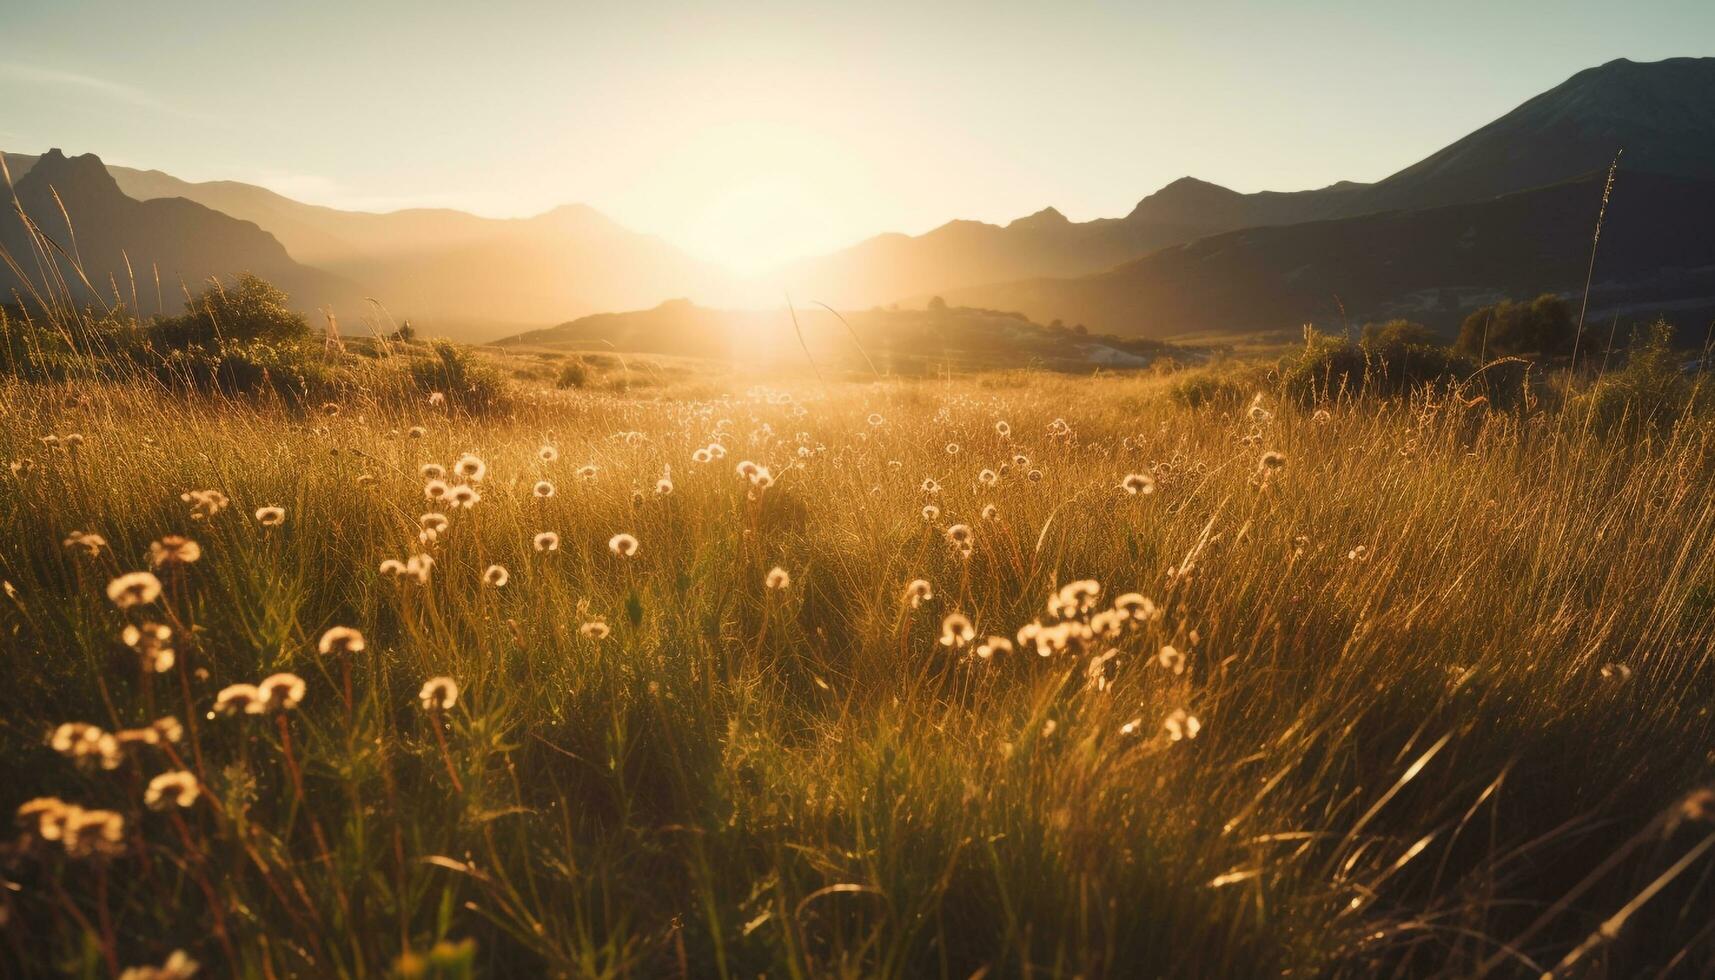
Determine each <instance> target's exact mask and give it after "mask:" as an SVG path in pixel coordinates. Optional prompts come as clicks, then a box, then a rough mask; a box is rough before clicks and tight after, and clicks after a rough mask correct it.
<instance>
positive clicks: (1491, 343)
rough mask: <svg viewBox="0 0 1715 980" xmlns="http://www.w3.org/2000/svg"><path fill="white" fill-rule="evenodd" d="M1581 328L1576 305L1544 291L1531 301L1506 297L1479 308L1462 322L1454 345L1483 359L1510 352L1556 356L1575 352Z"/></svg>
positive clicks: (1467, 353)
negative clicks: (1515, 300) (1573, 307)
mask: <svg viewBox="0 0 1715 980" xmlns="http://www.w3.org/2000/svg"><path fill="white" fill-rule="evenodd" d="M1577 331H1578V325H1577V323H1576V322H1575V321H1574V320H1573V313H1572V305H1571V304H1570V303H1568V302H1566V301H1565V300H1563V299H1561V298H1560V297H1559V296H1556V295H1554V294H1553V293H1543V294H1542V295H1541V296H1538V297H1537V298H1536V299H1534V300H1532V301H1530V302H1529V303H1515V302H1513V301H1512V300H1502V301H1501V302H1499V303H1496V304H1494V305H1493V306H1485V307H1483V308H1482V309H1479V310H1477V311H1476V312H1475V313H1472V314H1471V315H1470V316H1468V317H1466V318H1465V321H1464V322H1463V323H1461V324H1460V325H1459V339H1458V340H1457V341H1455V342H1454V344H1453V347H1454V349H1455V350H1457V351H1458V352H1459V353H1461V354H1464V355H1465V356H1467V357H1476V358H1483V359H1487V358H1491V357H1502V356H1506V355H1509V354H1540V355H1544V356H1549V357H1553V356H1558V355H1562V354H1569V353H1571V352H1572V349H1573V346H1574V340H1575V338H1576V336H1577Z"/></svg>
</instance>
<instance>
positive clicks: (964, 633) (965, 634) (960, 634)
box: [941, 612, 977, 647]
mask: <svg viewBox="0 0 1715 980" xmlns="http://www.w3.org/2000/svg"><path fill="white" fill-rule="evenodd" d="M976 635H977V631H976V629H975V628H974V627H973V626H971V620H970V617H968V616H966V615H965V614H963V613H956V612H954V613H948V614H947V616H946V618H944V619H942V620H941V645H942V646H944V647H962V646H964V645H965V644H967V643H969V642H971V640H973V639H975V638H976Z"/></svg>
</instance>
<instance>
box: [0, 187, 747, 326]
mask: <svg viewBox="0 0 1715 980" xmlns="http://www.w3.org/2000/svg"><path fill="white" fill-rule="evenodd" d="M7 159H8V161H14V160H16V161H18V162H19V163H21V164H23V165H26V166H27V165H28V163H29V162H30V161H31V159H32V158H30V157H12V156H10V155H9V156H8V158H7ZM108 169H109V170H110V171H111V172H112V174H113V176H114V178H115V180H117V181H118V184H119V186H120V187H121V188H122V189H123V190H124V191H125V192H126V193H127V194H129V195H130V196H132V197H135V198H139V199H143V200H152V199H159V198H185V199H187V200H191V201H196V202H197V203H199V204H202V205H205V206H207V207H210V208H213V209H215V210H217V211H221V212H223V213H225V214H229V215H231V216H233V217H235V218H242V219H244V220H246V221H253V222H255V223H256V224H258V225H260V226H261V227H263V228H266V229H268V230H269V231H270V232H272V233H273V234H274V235H275V237H277V238H278V239H279V240H280V242H281V243H282V244H283V245H285V246H286V250H287V252H289V253H290V254H291V255H292V257H293V258H294V259H296V260H298V261H300V262H304V263H307V264H309V265H313V266H316V267H318V268H322V269H326V270H328V271H330V272H334V273H337V274H339V275H341V276H344V277H346V278H349V279H352V280H354V281H356V282H359V283H362V284H363V288H364V289H365V290H367V291H368V294H369V295H371V296H374V297H375V298H376V299H378V300H380V301H381V302H382V303H383V304H384V305H385V306H386V307H387V308H388V310H389V311H390V312H391V313H392V314H393V315H394V316H395V317H396V318H403V317H415V318H417V320H418V322H419V324H426V325H427V326H428V327H429V328H430V329H444V328H446V327H447V326H448V323H449V322H450V323H451V324H452V325H453V327H454V332H456V333H459V334H461V335H463V336H465V337H467V338H476V337H480V336H482V335H483V334H484V333H486V335H487V336H494V335H496V333H497V332H504V329H505V328H506V327H507V326H511V328H512V329H517V328H518V327H521V326H525V325H529V324H539V323H555V322H558V321H560V320H563V319H565V318H566V317H568V316H577V315H579V314H583V313H590V312H596V311H601V310H612V309H629V308H633V307H638V306H644V305H648V304H652V303H657V302H660V301H661V300H662V299H664V298H666V297H669V296H676V295H685V294H693V295H707V294H712V293H714V292H716V291H717V289H718V288H720V287H721V286H722V285H724V284H723V281H722V279H721V276H720V275H719V274H718V273H717V272H716V271H715V270H714V269H712V268H711V267H709V266H707V265H706V264H704V263H702V262H699V261H697V260H695V259H693V258H691V257H690V256H688V255H686V254H685V253H683V252H681V251H680V250H678V249H676V248H674V247H673V246H671V245H669V244H667V243H666V242H664V241H662V240H661V239H659V238H656V237H654V236H652V235H644V234H639V233H637V232H633V231H630V230H628V229H626V228H623V227H621V226H620V225H618V224H616V223H614V222H613V221H611V220H609V219H608V218H606V217H605V216H603V215H601V214H600V213H598V212H597V211H595V210H594V209H593V208H589V207H586V206H584V205H567V206H564V207H559V208H555V209H554V210H552V211H549V212H547V213H545V214H541V215H537V216H536V217H533V218H518V219H496V218H482V217H478V216H476V215H472V214H467V213H465V212H463V211H455V210H450V209H444V208H412V209H407V210H403V211H393V212H389V213H386V214H373V213H369V212H362V211H342V210H339V209H337V208H329V207H322V206H320V205H314V204H303V203H301V202H298V201H294V200H292V199H291V198H288V197H285V196H283V195H281V194H277V193H275V192H273V191H270V190H268V189H266V188H263V187H257V186H255V185H252V184H245V183H240V182H237V181H230V180H221V181H209V182H206V183H193V182H190V181H185V180H180V179H178V178H176V177H173V176H171V175H169V174H165V173H162V172H161V171H159V170H133V169H130V168H126V167H109V168H108ZM15 170H16V165H15ZM352 312H353V313H355V312H358V311H356V310H353V311H352Z"/></svg>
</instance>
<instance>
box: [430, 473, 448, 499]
mask: <svg viewBox="0 0 1715 980" xmlns="http://www.w3.org/2000/svg"><path fill="white" fill-rule="evenodd" d="M450 491H451V488H450V487H448V486H447V481H445V480H442V479H439V478H433V479H430V480H429V482H427V483H425V484H423V497H424V499H426V500H441V499H443V498H445V497H446V495H447V494H448V493H449V492H450Z"/></svg>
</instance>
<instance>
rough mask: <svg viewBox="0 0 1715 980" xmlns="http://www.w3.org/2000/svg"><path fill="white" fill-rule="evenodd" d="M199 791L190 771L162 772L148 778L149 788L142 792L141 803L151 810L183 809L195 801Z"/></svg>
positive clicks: (199, 793) (194, 777)
mask: <svg viewBox="0 0 1715 980" xmlns="http://www.w3.org/2000/svg"><path fill="white" fill-rule="evenodd" d="M201 793H202V789H201V787H199V786H198V785H197V778H196V776H194V775H192V774H191V773H188V772H185V771H184V770H182V769H179V770H175V771H173V772H164V773H161V774H160V775H159V776H156V777H155V778H154V779H151V780H149V788H148V789H147V790H144V792H143V805H144V806H146V807H148V808H149V809H151V810H170V809H172V808H173V807H179V808H181V809H183V808H185V807H189V806H190V805H191V804H193V803H195V802H196V801H197V797H198V796H199V795H201Z"/></svg>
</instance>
